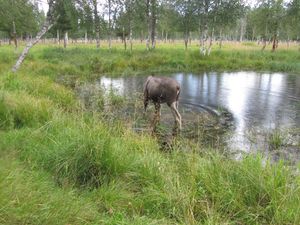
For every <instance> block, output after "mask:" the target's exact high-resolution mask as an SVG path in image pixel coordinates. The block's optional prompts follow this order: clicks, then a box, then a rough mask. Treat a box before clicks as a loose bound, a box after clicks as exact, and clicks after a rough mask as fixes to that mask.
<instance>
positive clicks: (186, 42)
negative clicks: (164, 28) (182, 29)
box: [184, 32, 189, 50]
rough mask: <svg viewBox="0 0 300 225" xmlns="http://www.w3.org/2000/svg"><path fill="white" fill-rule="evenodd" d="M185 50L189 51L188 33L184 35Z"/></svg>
mask: <svg viewBox="0 0 300 225" xmlns="http://www.w3.org/2000/svg"><path fill="white" fill-rule="evenodd" d="M184 36H185V37H184V49H185V50H187V48H188V43H189V37H188V33H187V32H186V33H185V35H184Z"/></svg>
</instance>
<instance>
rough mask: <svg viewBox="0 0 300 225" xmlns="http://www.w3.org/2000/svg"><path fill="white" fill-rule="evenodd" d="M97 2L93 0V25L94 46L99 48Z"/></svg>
mask: <svg viewBox="0 0 300 225" xmlns="http://www.w3.org/2000/svg"><path fill="white" fill-rule="evenodd" d="M97 4H98V3H97V0H93V6H94V25H95V32H96V48H100V18H99V15H98V9H97Z"/></svg>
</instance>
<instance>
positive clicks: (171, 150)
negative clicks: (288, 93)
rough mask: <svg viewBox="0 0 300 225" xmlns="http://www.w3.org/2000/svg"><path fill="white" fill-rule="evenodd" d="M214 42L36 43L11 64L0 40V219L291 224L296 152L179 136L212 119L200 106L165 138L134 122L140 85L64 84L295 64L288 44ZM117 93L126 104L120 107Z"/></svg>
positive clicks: (275, 140) (294, 220) (299, 196)
mask: <svg viewBox="0 0 300 225" xmlns="http://www.w3.org/2000/svg"><path fill="white" fill-rule="evenodd" d="M224 48H225V49H227V50H224V51H223V52H218V51H213V52H212V54H211V56H209V57H208V58H201V56H199V54H198V49H197V48H195V49H194V50H189V51H188V52H184V51H182V50H178V49H176V47H174V46H173V47H170V46H168V47H166V46H165V47H162V49H156V50H155V51H151V52H145V50H142V49H137V50H136V51H134V52H132V53H130V52H124V51H123V50H119V49H118V48H116V49H112V50H110V51H109V50H105V49H103V50H101V51H100V52H98V51H97V50H96V49H92V48H89V47H78V46H77V47H72V48H69V49H67V50H65V49H61V48H57V47H53V46H43V45H41V46H37V47H36V48H34V49H33V51H32V52H31V53H30V54H29V55H28V59H27V61H25V63H24V65H23V67H21V69H20V71H19V72H18V73H17V74H12V73H11V72H9V71H10V68H11V65H12V64H13V63H14V60H15V59H16V58H17V53H15V52H14V51H12V50H11V49H10V47H7V46H2V47H1V49H0V59H1V60H0V63H1V65H0V73H1V76H0V128H1V130H0V149H1V150H0V151H1V157H0V162H1V163H0V189H1V192H0V201H1V205H2V206H3V207H2V208H1V209H0V222H1V223H3V224H18V223H20V224H30V223H33V224H62V223H64V224H67V223H72V224H151V223H152V224H255V223H256V224H298V223H299V222H300V217H299V215H300V213H299V205H300V192H299V190H300V188H299V185H300V179H299V174H297V169H296V168H298V165H297V164H294V165H293V166H292V167H291V166H289V164H288V163H287V162H285V161H278V162H277V163H271V162H270V161H269V160H268V159H266V158H265V157H262V155H261V154H253V155H251V154H250V155H248V154H245V155H243V156H242V157H241V159H240V160H238V161H236V160H233V159H232V158H231V157H229V156H228V155H227V154H226V153H224V152H222V151H220V150H219V147H222V146H221V145H222V142H219V145H211V144H210V143H205V140H204V142H196V141H193V140H191V139H189V138H185V135H187V136H192V135H191V134H193V135H196V136H197V132H198V134H199V136H198V137H199V138H200V139H201V137H202V136H201V135H202V134H205V132H207V133H208V134H209V132H208V131H205V129H206V128H207V126H208V124H209V123H211V124H212V125H213V126H215V125H216V124H217V123H216V121H215V120H214V119H213V118H211V117H209V116H208V115H206V114H203V113H201V112H199V113H195V114H192V117H194V119H195V120H197V121H196V122H194V121H195V120H191V125H190V126H189V127H190V128H188V129H187V130H186V131H185V132H186V133H183V136H182V137H180V136H179V137H177V138H174V139H172V140H171V141H169V139H160V137H161V136H163V135H165V134H166V133H168V127H169V125H168V124H165V125H164V124H163V123H162V126H161V129H160V134H161V135H160V136H159V135H158V137H153V136H151V135H150V132H148V131H147V129H145V130H143V131H142V132H140V131H138V132H136V131H137V130H138V129H137V128H139V127H141V126H147V118H149V117H146V118H145V117H143V116H142V115H141V114H140V107H141V106H142V102H140V94H134V95H135V96H136V97H135V98H134V99H135V100H131V101H129V102H128V99H126V98H124V97H123V96H120V95H119V94H118V92H117V91H115V90H114V89H112V90H111V91H109V92H108V93H107V94H105V93H104V91H96V92H95V96H97V98H96V99H95V101H94V100H93V101H90V103H89V104H87V105H85V104H82V102H81V101H80V96H79V95H78V94H76V93H78V92H76V89H78V88H80V87H84V86H85V85H88V84H91V83H92V81H93V79H94V78H98V77H99V76H102V75H106V76H107V75H110V76H117V75H118V76H120V75H121V76H128V75H130V76H133V75H135V76H136V75H138V74H145V73H150V72H151V73H160V74H163V73H164V72H168V73H170V72H182V71H189V70H190V71H193V70H198V69H200V68H201V69H208V70H215V69H216V68H217V69H218V70H228V69H233V70H236V69H241V68H243V69H245V70H246V69H257V70H272V68H273V69H274V70H276V71H285V72H291V71H293V72H295V73H298V72H299V64H298V63H297V62H296V61H295V60H297V58H299V53H298V52H297V51H296V50H295V51H292V50H284V49H283V50H278V52H277V53H276V55H275V54H274V55H273V53H269V52H263V53H262V52H261V51H260V50H255V49H252V50H247V51H244V50H241V49H240V50H234V51H232V50H230V46H226V45H225V46H224ZM241 48H244V47H243V45H242V47H241ZM246 48H247V47H246ZM251 48H253V47H251ZM270 57H271V58H272V59H273V60H274V62H273V63H271V64H270V60H269V58H270ZM145 59H147V60H145ZM279 61H280V62H279ZM236 64H237V65H236ZM242 65H244V66H242ZM86 90H89V91H91V88H89V87H87V88H86ZM81 93H84V92H81ZM124 105H126V106H127V105H132V110H131V111H130V113H129V114H126V111H127V110H124ZM186 110H187V109H186ZM124 111H125V112H124ZM118 112H121V113H120V114H118ZM149 113H150V112H149ZM120 115H122V116H120ZM126 116H127V117H126ZM148 116H151V115H148ZM166 116H167V115H166ZM163 121H168V120H167V118H166V120H163ZM209 121H210V122H209ZM198 125H199V126H198ZM129 128H130V129H129ZM195 131H197V132H195ZM189 132H190V133H189ZM212 136H213V138H218V137H219V134H216V133H214V134H213V135H212ZM164 138H165V137H164ZM161 140H163V141H161ZM165 140H167V142H166V141H165ZM269 140H270V143H271V144H272V145H273V146H275V147H276V146H280V145H281V143H282V136H281V135H279V136H278V135H277V134H274V135H271V136H270V138H269ZM206 141H207V140H206ZM162 146H163V148H162ZM166 149H167V151H166Z"/></svg>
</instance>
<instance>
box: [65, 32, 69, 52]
mask: <svg viewBox="0 0 300 225" xmlns="http://www.w3.org/2000/svg"><path fill="white" fill-rule="evenodd" d="M68 42H69V37H68V31H65V34H64V48H67V45H68Z"/></svg>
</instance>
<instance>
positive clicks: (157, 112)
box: [153, 103, 160, 131]
mask: <svg viewBox="0 0 300 225" xmlns="http://www.w3.org/2000/svg"><path fill="white" fill-rule="evenodd" d="M154 106H155V115H154V120H153V131H155V130H156V125H157V123H159V121H160V103H154Z"/></svg>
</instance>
